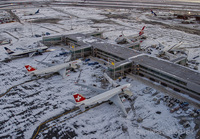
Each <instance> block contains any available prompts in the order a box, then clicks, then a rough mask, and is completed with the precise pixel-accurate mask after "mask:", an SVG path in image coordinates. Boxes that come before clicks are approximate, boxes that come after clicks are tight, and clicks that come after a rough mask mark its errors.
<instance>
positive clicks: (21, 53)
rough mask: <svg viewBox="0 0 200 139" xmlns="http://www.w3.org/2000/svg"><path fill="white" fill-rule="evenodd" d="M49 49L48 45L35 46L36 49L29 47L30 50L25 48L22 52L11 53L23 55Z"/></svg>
mask: <svg viewBox="0 0 200 139" xmlns="http://www.w3.org/2000/svg"><path fill="white" fill-rule="evenodd" d="M46 49H48V47H46V46H44V47H38V48H34V49H28V50H24V51H22V52H15V53H12V54H10V55H11V56H21V55H27V54H29V53H33V52H36V51H38V50H43V51H44V50H46Z"/></svg>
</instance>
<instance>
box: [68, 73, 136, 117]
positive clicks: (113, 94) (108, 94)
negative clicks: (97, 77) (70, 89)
mask: <svg viewBox="0 0 200 139" xmlns="http://www.w3.org/2000/svg"><path fill="white" fill-rule="evenodd" d="M104 77H105V78H106V79H107V80H108V81H109V82H110V83H111V84H112V86H113V87H114V89H111V90H105V89H100V88H97V87H93V86H87V85H84V84H78V83H77V84H76V85H79V86H82V87H85V88H89V89H91V90H93V91H95V92H98V93H101V94H99V95H97V96H95V97H92V98H90V99H86V98H84V97H83V96H82V95H80V94H74V95H73V96H74V99H75V101H76V103H77V104H78V105H77V106H79V107H80V108H81V110H82V111H84V110H85V107H86V106H89V105H93V104H96V103H101V102H103V101H107V100H110V101H111V102H113V103H114V104H115V105H117V106H118V107H119V108H120V109H121V111H122V112H123V113H124V114H125V115H126V116H127V112H126V110H125V108H124V106H123V104H122V102H121V100H120V98H119V94H120V93H125V94H127V95H129V96H132V92H130V91H129V90H128V88H129V87H130V84H125V85H122V86H120V85H119V84H117V83H116V82H114V81H113V80H112V79H111V78H110V77H109V76H108V75H107V74H106V73H104ZM70 101H71V100H70Z"/></svg>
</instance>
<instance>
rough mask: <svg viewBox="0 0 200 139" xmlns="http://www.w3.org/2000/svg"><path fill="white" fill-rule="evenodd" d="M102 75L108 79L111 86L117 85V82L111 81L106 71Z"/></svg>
mask: <svg viewBox="0 0 200 139" xmlns="http://www.w3.org/2000/svg"><path fill="white" fill-rule="evenodd" d="M103 76H104V77H105V78H106V80H108V82H109V83H110V84H112V86H113V87H117V86H119V84H117V83H116V82H115V81H113V80H112V79H111V78H110V77H109V76H108V75H107V74H106V73H104V74H103Z"/></svg>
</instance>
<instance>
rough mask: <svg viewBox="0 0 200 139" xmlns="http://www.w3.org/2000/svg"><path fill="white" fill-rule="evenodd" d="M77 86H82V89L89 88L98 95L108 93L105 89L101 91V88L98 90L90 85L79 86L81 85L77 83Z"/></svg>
mask: <svg viewBox="0 0 200 139" xmlns="http://www.w3.org/2000/svg"><path fill="white" fill-rule="evenodd" d="M76 85H78V86H81V87H85V88H89V89H90V90H92V91H95V92H97V93H103V92H105V91H107V90H105V89H101V88H97V87H93V86H88V85H84V84H79V83H77V84H76Z"/></svg>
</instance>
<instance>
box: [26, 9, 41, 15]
mask: <svg viewBox="0 0 200 139" xmlns="http://www.w3.org/2000/svg"><path fill="white" fill-rule="evenodd" d="M39 12H40V9H38V10H37V11H36V12H26V13H24V15H25V16H28V15H35V14H38V13H39Z"/></svg>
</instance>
